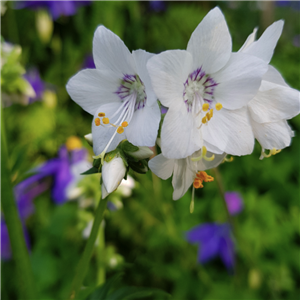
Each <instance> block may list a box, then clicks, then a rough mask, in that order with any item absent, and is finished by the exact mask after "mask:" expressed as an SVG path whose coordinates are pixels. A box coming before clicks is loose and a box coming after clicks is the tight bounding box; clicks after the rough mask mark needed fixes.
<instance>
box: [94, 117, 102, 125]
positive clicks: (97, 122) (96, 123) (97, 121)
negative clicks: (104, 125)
mask: <svg viewBox="0 0 300 300" xmlns="http://www.w3.org/2000/svg"><path fill="white" fill-rule="evenodd" d="M100 124H101V122H100V119H99V118H96V119H95V125H96V126H100Z"/></svg>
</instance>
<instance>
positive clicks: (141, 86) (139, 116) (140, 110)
mask: <svg viewBox="0 0 300 300" xmlns="http://www.w3.org/2000/svg"><path fill="white" fill-rule="evenodd" d="M152 56H153V55H152V54H150V53H147V52H146V51H143V50H137V51H133V52H132V53H130V52H129V50H128V48H127V47H126V46H125V45H124V43H123V42H122V41H121V39H120V38H119V37H118V36H116V35H115V34H114V33H112V32H111V31H110V30H108V29H106V28H105V27H104V26H99V27H98V28H97V30H96V32H95V35H94V41H93V57H94V62H95V65H96V69H86V70H82V71H80V72H79V73H78V74H76V75H75V76H74V77H72V78H71V79H70V80H69V82H68V84H67V91H68V93H69V94H70V96H71V98H72V99H73V100H74V101H75V102H76V103H78V104H79V105H80V106H81V107H82V108H83V109H84V110H86V111H87V112H89V113H90V114H92V115H94V119H93V123H92V134H93V148H94V153H95V154H96V155H97V156H98V157H101V158H102V159H103V157H104V155H105V153H106V152H109V151H112V150H114V149H115V148H116V147H117V145H118V144H119V143H120V141H122V140H124V139H126V138H127V139H128V141H129V142H130V143H132V144H133V145H136V146H153V145H154V144H155V140H156V136H157V131H158V126H159V121H160V111H159V106H158V103H157V101H156V96H155V94H154V92H153V90H152V86H151V82H150V78H149V75H148V73H147V69H146V63H147V61H148V59H149V58H150V57H152Z"/></svg>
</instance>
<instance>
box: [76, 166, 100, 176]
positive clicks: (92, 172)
mask: <svg viewBox="0 0 300 300" xmlns="http://www.w3.org/2000/svg"><path fill="white" fill-rule="evenodd" d="M95 173H99V169H98V168H96V167H91V168H90V169H89V170H87V171H85V172H83V173H81V174H80V175H90V174H95Z"/></svg>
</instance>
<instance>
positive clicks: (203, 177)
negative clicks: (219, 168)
mask: <svg viewBox="0 0 300 300" xmlns="http://www.w3.org/2000/svg"><path fill="white" fill-rule="evenodd" d="M196 176H197V178H199V180H201V181H204V182H212V181H214V178H213V177H212V176H209V175H207V173H206V172H204V171H200V172H198V173H197V175H196Z"/></svg>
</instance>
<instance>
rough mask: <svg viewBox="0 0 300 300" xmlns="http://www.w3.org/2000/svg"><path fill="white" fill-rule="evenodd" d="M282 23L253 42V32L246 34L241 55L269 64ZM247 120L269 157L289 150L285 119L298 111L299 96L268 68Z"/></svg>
mask: <svg viewBox="0 0 300 300" xmlns="http://www.w3.org/2000/svg"><path fill="white" fill-rule="evenodd" d="M283 24H284V22H283V21H282V20H280V21H277V22H275V23H273V24H272V25H271V26H269V27H268V28H267V29H266V30H265V32H264V33H263V34H262V36H261V37H260V38H259V39H258V40H257V41H255V36H256V31H257V30H256V29H254V31H253V33H252V34H250V35H249V37H248V38H247V40H246V42H245V43H244V45H243V46H242V48H241V49H240V52H244V53H248V54H251V55H254V56H257V57H259V58H261V59H263V60H265V61H266V62H267V63H269V62H270V60H271V58H272V56H273V52H274V49H275V46H276V44H277V41H278V39H279V37H280V35H281V32H282V29H283ZM248 110H249V115H250V121H251V125H252V129H253V133H254V136H255V138H256V139H257V140H258V142H259V143H260V144H261V146H262V156H261V158H263V157H264V156H266V155H265V154H264V150H265V149H269V150H271V151H270V153H269V154H268V156H269V155H271V154H276V153H277V152H278V150H277V149H283V148H285V147H288V146H289V145H290V143H291V137H292V136H293V131H292V130H291V128H290V126H289V125H288V123H287V121H286V120H288V119H291V118H293V117H294V116H296V115H298V114H299V112H300V93H299V91H297V90H295V89H293V88H291V87H289V86H288V85H287V84H286V83H285V81H284V79H283V78H282V76H281V75H280V73H279V72H278V71H277V70H276V69H275V68H274V67H272V66H270V65H269V67H268V71H267V73H266V74H264V76H263V80H262V82H261V86H260V88H259V91H258V93H257V94H256V95H255V97H254V98H253V99H252V100H251V101H250V102H249V103H248Z"/></svg>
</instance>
